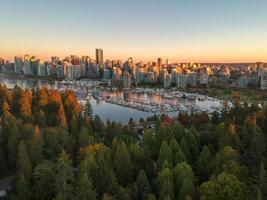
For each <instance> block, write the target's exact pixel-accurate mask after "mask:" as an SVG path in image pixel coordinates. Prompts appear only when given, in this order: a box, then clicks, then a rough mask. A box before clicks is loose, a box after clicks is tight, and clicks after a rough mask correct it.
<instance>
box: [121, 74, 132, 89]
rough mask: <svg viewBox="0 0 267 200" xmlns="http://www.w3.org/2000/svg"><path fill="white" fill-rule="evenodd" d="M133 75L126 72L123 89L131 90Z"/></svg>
mask: <svg viewBox="0 0 267 200" xmlns="http://www.w3.org/2000/svg"><path fill="white" fill-rule="evenodd" d="M131 84H132V82H131V75H130V74H129V72H128V71H124V73H123V88H125V89H128V88H131Z"/></svg>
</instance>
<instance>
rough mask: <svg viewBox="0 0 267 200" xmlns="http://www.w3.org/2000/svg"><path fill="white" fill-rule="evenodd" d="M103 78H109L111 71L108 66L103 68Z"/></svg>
mask: <svg viewBox="0 0 267 200" xmlns="http://www.w3.org/2000/svg"><path fill="white" fill-rule="evenodd" d="M103 79H104V80H109V79H111V71H110V69H108V68H105V69H104V73H103Z"/></svg>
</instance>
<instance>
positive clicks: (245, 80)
mask: <svg viewBox="0 0 267 200" xmlns="http://www.w3.org/2000/svg"><path fill="white" fill-rule="evenodd" d="M248 82H249V79H248V77H247V76H246V75H242V76H240V78H239V79H238V83H237V86H238V87H239V88H247V86H248Z"/></svg>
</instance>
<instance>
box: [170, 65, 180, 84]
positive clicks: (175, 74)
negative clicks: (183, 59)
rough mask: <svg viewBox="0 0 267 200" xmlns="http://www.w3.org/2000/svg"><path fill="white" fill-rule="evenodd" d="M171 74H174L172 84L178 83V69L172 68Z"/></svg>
mask: <svg viewBox="0 0 267 200" xmlns="http://www.w3.org/2000/svg"><path fill="white" fill-rule="evenodd" d="M171 74H172V83H177V79H178V71H177V69H176V68H172V70H171Z"/></svg>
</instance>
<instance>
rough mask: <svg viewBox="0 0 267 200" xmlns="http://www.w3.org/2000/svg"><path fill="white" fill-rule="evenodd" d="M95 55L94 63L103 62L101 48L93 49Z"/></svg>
mask: <svg viewBox="0 0 267 200" xmlns="http://www.w3.org/2000/svg"><path fill="white" fill-rule="evenodd" d="M95 56H96V64H100V63H103V62H104V59H103V49H96V50H95Z"/></svg>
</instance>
